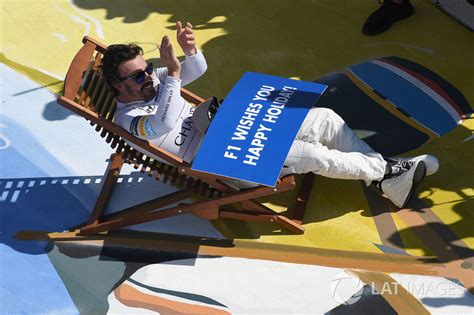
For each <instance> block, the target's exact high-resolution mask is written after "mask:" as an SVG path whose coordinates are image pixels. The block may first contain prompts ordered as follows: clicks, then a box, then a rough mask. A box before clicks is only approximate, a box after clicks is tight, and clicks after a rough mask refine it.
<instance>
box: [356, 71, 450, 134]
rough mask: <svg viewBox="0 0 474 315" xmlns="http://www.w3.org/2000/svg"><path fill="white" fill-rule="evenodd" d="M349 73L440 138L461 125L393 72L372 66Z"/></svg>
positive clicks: (438, 105)
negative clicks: (353, 74) (352, 73)
mask: <svg viewBox="0 0 474 315" xmlns="http://www.w3.org/2000/svg"><path fill="white" fill-rule="evenodd" d="M349 69H351V70H352V71H353V72H354V73H355V74H356V75H357V76H359V77H360V78H361V79H362V80H363V81H365V82H366V83H367V84H368V85H369V86H371V87H372V88H373V89H375V90H377V92H379V93H381V94H383V95H384V96H385V97H386V98H387V99H388V100H390V101H391V102H392V103H393V104H395V105H396V106H397V107H399V108H401V109H402V110H403V111H404V112H406V113H408V114H409V115H410V116H411V117H413V118H414V119H416V120H417V121H418V122H420V123H421V124H423V125H424V126H426V127H428V128H430V129H431V130H433V131H435V132H437V133H438V134H439V135H442V134H444V133H446V132H448V131H450V130H451V129H453V128H456V127H457V122H456V121H454V120H453V118H452V117H451V115H449V113H448V112H447V111H446V110H445V109H444V108H443V107H442V106H441V105H440V104H438V103H437V102H436V101H435V100H433V99H432V98H431V97H430V96H428V95H427V94H426V93H424V92H423V91H421V90H420V89H419V88H417V87H416V86H414V85H413V84H412V83H410V82H408V81H406V80H405V79H403V78H402V77H400V76H399V75H397V74H395V73H393V72H391V71H390V70H388V69H385V68H383V67H380V66H378V65H376V64H373V63H369V62H366V63H362V64H358V65H355V66H352V67H350V68H349Z"/></svg>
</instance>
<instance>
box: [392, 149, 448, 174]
mask: <svg viewBox="0 0 474 315" xmlns="http://www.w3.org/2000/svg"><path fill="white" fill-rule="evenodd" d="M385 160H386V161H387V162H388V163H389V164H394V165H397V164H398V163H400V162H401V163H402V164H403V163H408V164H407V165H401V167H405V168H409V167H410V166H411V164H413V163H414V162H416V161H423V163H425V166H426V176H429V175H433V174H434V173H436V172H437V171H438V169H439V162H438V159H437V158H436V157H435V156H433V155H430V154H423V155H418V156H415V157H408V158H402V157H389V158H385Z"/></svg>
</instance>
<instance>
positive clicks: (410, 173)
mask: <svg viewBox="0 0 474 315" xmlns="http://www.w3.org/2000/svg"><path fill="white" fill-rule="evenodd" d="M410 162H412V163H410V165H408V164H406V162H399V164H402V163H403V164H404V166H409V168H400V172H399V173H398V174H393V173H392V174H389V176H390V177H387V178H385V179H383V180H382V182H380V184H379V188H380V189H381V190H382V192H383V193H384V194H385V195H386V196H387V197H388V199H390V200H391V201H392V202H393V203H394V204H395V205H396V206H397V207H399V208H405V206H406V205H407V203H408V201H409V200H410V199H411V196H412V195H413V193H414V192H415V189H416V187H418V185H419V184H420V183H421V181H422V180H423V178H424V177H425V174H426V166H425V163H424V162H423V161H421V160H415V161H413V160H411V161H410Z"/></svg>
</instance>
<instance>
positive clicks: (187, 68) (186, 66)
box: [155, 49, 207, 86]
mask: <svg viewBox="0 0 474 315" xmlns="http://www.w3.org/2000/svg"><path fill="white" fill-rule="evenodd" d="M206 70H207V62H206V58H204V55H203V53H202V52H201V51H200V50H198V49H197V53H196V54H194V55H192V56H186V57H185V59H184V61H183V62H182V63H181V75H180V77H179V78H180V79H181V80H182V82H181V85H182V86H186V85H188V84H189V83H191V82H193V81H194V80H196V79H197V78H199V77H200V76H202V75H203V74H204V72H206ZM155 73H156V76H157V77H158V79H159V80H160V82H163V81H165V80H166V77H167V76H168V69H167V68H166V67H161V68H156V69H155Z"/></svg>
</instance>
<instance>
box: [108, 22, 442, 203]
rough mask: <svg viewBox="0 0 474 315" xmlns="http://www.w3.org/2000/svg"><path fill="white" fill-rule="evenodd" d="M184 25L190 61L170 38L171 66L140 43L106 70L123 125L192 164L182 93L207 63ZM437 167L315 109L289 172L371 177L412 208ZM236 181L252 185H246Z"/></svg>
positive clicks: (181, 38) (193, 135) (190, 127)
mask: <svg viewBox="0 0 474 315" xmlns="http://www.w3.org/2000/svg"><path fill="white" fill-rule="evenodd" d="M176 29H177V42H178V44H179V45H180V47H181V48H182V50H183V52H184V54H185V60H184V61H183V62H182V63H180V62H179V60H178V59H177V58H176V56H175V53H174V51H173V47H172V45H171V43H170V40H169V38H168V37H167V36H164V37H163V39H162V41H161V44H160V47H159V50H160V59H161V62H162V63H163V64H164V67H161V68H156V69H154V68H153V65H152V64H151V63H149V64H147V63H146V62H145V60H144V58H143V56H142V54H143V50H142V49H141V48H140V47H139V46H137V45H134V44H128V45H111V46H109V47H108V49H107V52H106V53H105V54H104V58H103V61H102V71H103V74H104V76H105V79H106V81H107V83H108V85H109V86H110V87H111V88H112V90H113V91H114V92H115V96H116V100H117V110H116V114H115V122H116V123H117V124H118V125H120V126H122V127H123V128H125V129H126V130H128V131H129V132H131V133H132V134H133V135H135V136H136V137H138V138H141V139H146V140H149V141H151V142H152V143H154V144H156V145H158V146H160V147H162V148H164V149H165V150H167V151H168V152H171V153H173V154H175V155H177V156H179V157H181V158H182V159H183V160H185V161H187V162H191V161H192V160H193V158H194V156H195V154H196V152H197V149H198V146H199V143H200V140H201V135H200V133H199V132H198V131H197V129H196V127H195V125H194V123H193V119H192V112H193V108H192V107H191V106H190V105H189V104H188V103H187V102H186V101H185V100H184V99H183V98H182V97H181V95H180V88H181V87H182V86H185V85H186V84H188V83H190V82H192V81H194V80H196V79H197V78H199V77H200V76H202V75H203V74H204V72H205V71H206V69H207V64H206V60H205V58H204V55H203V54H202V52H201V51H199V50H198V49H197V48H196V45H195V36H194V33H193V27H192V25H191V24H190V23H189V22H188V23H187V24H186V25H182V23H181V22H179V21H178V22H177V23H176ZM437 169H438V161H437V159H436V158H435V157H433V156H431V155H422V156H418V157H415V158H408V159H407V158H405V159H403V158H384V157H382V156H381V155H380V154H379V153H376V152H374V151H373V150H372V148H370V147H369V146H368V145H367V144H366V143H365V142H364V141H362V140H360V139H359V138H358V137H357V136H356V135H355V133H354V132H353V131H352V129H350V127H349V126H348V125H347V124H346V123H345V122H344V120H343V119H342V118H341V117H340V116H339V115H337V114H336V113H335V112H333V111H332V110H330V109H327V108H317V107H314V108H312V109H311V110H310V111H309V113H308V115H307V116H306V118H305V120H304V121H303V124H302V125H301V127H300V129H299V131H298V134H297V136H296V139H295V141H294V142H293V145H292V146H291V148H290V151H289V153H288V156H287V158H286V160H285V167H284V169H283V171H282V175H286V174H290V173H296V174H301V173H307V172H313V173H315V174H318V175H322V176H327V177H331V178H339V179H358V180H363V181H365V183H366V184H367V185H370V183H372V182H374V183H376V185H377V187H379V188H380V189H381V191H382V192H383V193H384V194H385V195H386V196H387V197H388V198H389V199H390V200H391V201H392V202H393V203H394V204H395V205H396V206H398V207H405V206H406V204H407V202H408V201H409V199H410V198H411V196H412V194H413V192H414V190H415V188H416V187H417V186H418V184H419V183H420V182H421V181H422V180H423V178H424V176H425V175H431V174H433V173H435V172H436V171H437ZM234 184H236V185H237V186H238V187H240V188H244V187H246V185H245V184H244V183H242V182H236V183H234ZM247 187H248V186H247Z"/></svg>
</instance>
